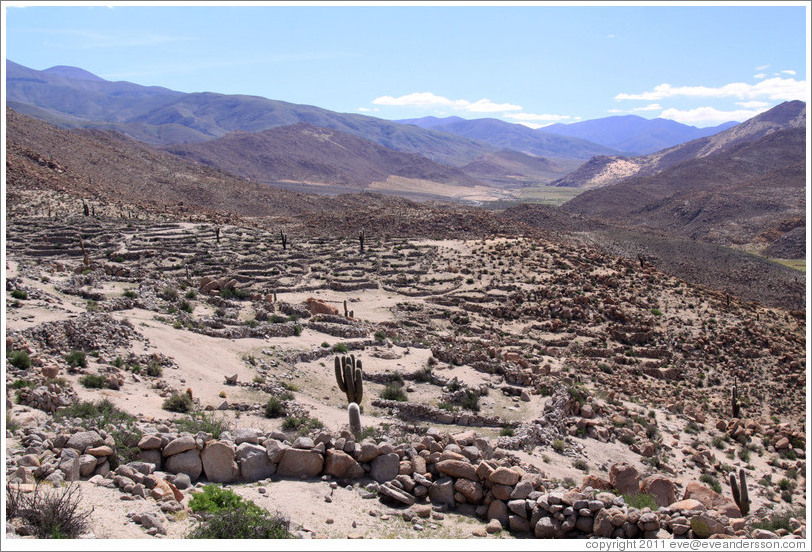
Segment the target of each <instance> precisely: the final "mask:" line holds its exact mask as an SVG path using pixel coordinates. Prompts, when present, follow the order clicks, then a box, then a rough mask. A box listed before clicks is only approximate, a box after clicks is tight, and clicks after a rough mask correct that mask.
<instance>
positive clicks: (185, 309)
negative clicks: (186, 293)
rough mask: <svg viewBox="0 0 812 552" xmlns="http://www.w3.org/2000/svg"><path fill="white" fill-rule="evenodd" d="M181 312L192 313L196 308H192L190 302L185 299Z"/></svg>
mask: <svg viewBox="0 0 812 552" xmlns="http://www.w3.org/2000/svg"><path fill="white" fill-rule="evenodd" d="M180 310H182V311H183V312H192V311H193V310H194V308H193V307H192V304H191V303H190V302H189V301H187V300H186V299H184V300H183V301H181V302H180Z"/></svg>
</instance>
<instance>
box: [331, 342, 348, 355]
mask: <svg viewBox="0 0 812 552" xmlns="http://www.w3.org/2000/svg"><path fill="white" fill-rule="evenodd" d="M349 350H350V349H349V348H348V347H347V344H346V343H336V344H335V345H333V352H335V353H347V352H348V351H349Z"/></svg>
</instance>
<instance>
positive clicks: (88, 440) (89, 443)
mask: <svg viewBox="0 0 812 552" xmlns="http://www.w3.org/2000/svg"><path fill="white" fill-rule="evenodd" d="M103 444H104V439H102V436H101V435H99V434H98V433H97V432H95V431H79V432H78V433H74V434H73V435H71V436H70V437H69V438H68V442H67V443H65V446H66V447H67V448H72V449H76V450H78V451H79V453H80V454H81V453H83V452H85V450H86V449H88V448H92V447H98V446H100V445H103Z"/></svg>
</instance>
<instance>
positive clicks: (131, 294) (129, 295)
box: [123, 289, 136, 299]
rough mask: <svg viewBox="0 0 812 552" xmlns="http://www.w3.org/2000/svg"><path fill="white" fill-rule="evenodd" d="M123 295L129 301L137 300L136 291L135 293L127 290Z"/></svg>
mask: <svg viewBox="0 0 812 552" xmlns="http://www.w3.org/2000/svg"><path fill="white" fill-rule="evenodd" d="M123 295H124V297H127V298H128V299H135V296H136V293H135V291H133V290H131V289H127V290H125V291H124V293H123Z"/></svg>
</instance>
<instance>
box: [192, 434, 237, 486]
mask: <svg viewBox="0 0 812 552" xmlns="http://www.w3.org/2000/svg"><path fill="white" fill-rule="evenodd" d="M234 455H235V451H234V445H233V443H231V442H229V441H214V440H212V441H208V442H207V443H206V446H205V447H204V448H203V452H201V453H200V459H201V460H202V462H203V472H204V473H205V474H206V479H208V480H209V481H211V482H212V483H231V482H232V481H234V480H236V479H237V478H238V477H239V475H240V469H239V467H238V466H237V462H236V461H235V459H234Z"/></svg>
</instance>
